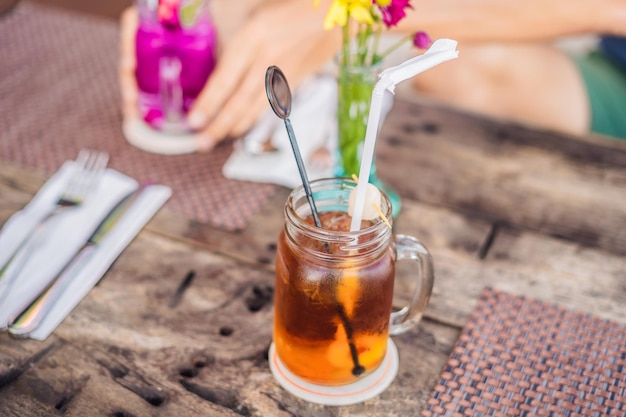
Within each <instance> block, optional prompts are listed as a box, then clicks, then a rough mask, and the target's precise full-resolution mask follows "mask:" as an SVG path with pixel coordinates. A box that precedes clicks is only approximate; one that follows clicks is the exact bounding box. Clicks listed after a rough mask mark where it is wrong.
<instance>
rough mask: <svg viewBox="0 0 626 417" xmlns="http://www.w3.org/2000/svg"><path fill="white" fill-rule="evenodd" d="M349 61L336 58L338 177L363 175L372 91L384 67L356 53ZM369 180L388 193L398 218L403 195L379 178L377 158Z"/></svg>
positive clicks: (394, 214) (373, 163)
mask: <svg viewBox="0 0 626 417" xmlns="http://www.w3.org/2000/svg"><path fill="white" fill-rule="evenodd" d="M346 61H347V62H346ZM346 61H344V60H343V59H342V58H341V57H339V58H337V59H336V63H337V66H338V75H337V91H338V102H337V124H338V126H337V128H338V132H337V133H338V142H337V145H338V152H337V164H336V167H335V176H337V177H352V175H356V176H358V175H359V169H360V164H361V150H362V148H363V141H364V140H365V131H366V129H367V119H368V116H369V110H370V101H371V99H372V91H373V90H374V86H375V85H376V82H377V81H378V73H379V71H380V69H381V65H380V63H379V64H374V65H359V64H358V59H355V58H354V57H353V56H348V58H347V60H346ZM381 124H382V120H381ZM369 182H370V183H372V184H374V185H375V186H376V187H378V188H379V189H381V190H383V191H384V192H385V193H386V194H387V196H388V197H389V200H390V201H391V204H392V214H393V217H394V218H395V217H397V215H398V213H399V212H400V207H401V200H400V196H399V195H398V193H396V192H395V191H394V190H392V189H391V188H389V187H388V186H386V185H385V184H383V183H382V181H381V180H380V179H379V178H378V176H377V173H376V159H375V158H374V160H373V162H372V167H371V171H370V177H369Z"/></svg>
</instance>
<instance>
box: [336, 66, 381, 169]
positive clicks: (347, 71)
mask: <svg viewBox="0 0 626 417" xmlns="http://www.w3.org/2000/svg"><path fill="white" fill-rule="evenodd" d="M347 61H350V60H349V59H346V60H344V61H343V62H341V63H340V65H339V80H338V81H339V82H338V88H339V92H338V95H339V97H338V109H337V111H338V113H337V118H338V128H339V151H340V156H341V168H342V169H343V174H344V175H346V176H351V175H352V174H355V175H358V174H359V167H360V162H361V161H360V154H359V149H360V145H361V143H362V142H363V140H364V139H365V131H366V129H367V119H368V114H369V108H370V100H371V96H372V91H373V89H374V85H375V84H376V71H375V70H376V69H377V67H374V68H372V67H371V66H365V67H363V66H359V65H357V66H352V65H349V64H347V63H346V62H347Z"/></svg>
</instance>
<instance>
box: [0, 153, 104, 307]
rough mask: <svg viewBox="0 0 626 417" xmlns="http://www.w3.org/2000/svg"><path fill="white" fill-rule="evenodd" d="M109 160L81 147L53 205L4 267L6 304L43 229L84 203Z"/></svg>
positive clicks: (0, 295)
mask: <svg viewBox="0 0 626 417" xmlns="http://www.w3.org/2000/svg"><path fill="white" fill-rule="evenodd" d="M108 160H109V155H108V154H107V153H106V152H100V151H94V150H90V149H81V151H80V152H79V153H78V156H77V157H76V160H75V161H74V164H73V166H72V171H73V172H72V173H71V174H70V177H69V178H68V180H67V182H66V183H65V185H64V188H63V190H62V192H61V193H60V195H59V197H58V199H57V200H56V202H55V204H54V206H53V207H52V209H51V210H50V211H49V212H48V213H47V214H46V215H45V216H44V217H43V218H42V219H41V220H40V221H39V222H38V223H37V225H36V226H35V227H34V228H33V230H32V231H31V232H30V233H29V234H28V235H27V236H25V237H24V240H22V242H21V243H20V244H19V245H18V247H17V249H16V250H15V251H14V252H13V255H12V256H11V258H9V260H8V261H7V262H6V264H4V265H3V266H2V268H1V269H0V305H2V301H4V298H5V297H6V295H7V293H8V290H9V289H10V288H11V286H12V285H13V281H15V278H16V277H17V276H18V275H19V273H20V271H21V270H22V268H23V267H24V265H25V264H26V261H27V259H28V255H29V254H30V253H32V250H33V249H34V248H35V247H36V246H38V245H40V244H42V243H43V242H44V241H45V235H42V232H43V230H44V229H45V227H46V225H47V224H48V223H49V221H50V219H52V218H54V217H56V216H59V215H60V214H62V213H64V212H66V211H68V210H71V209H72V208H76V207H79V206H80V205H81V204H82V203H83V201H84V200H85V198H87V197H88V195H89V192H90V191H91V190H92V189H93V188H95V185H96V184H97V182H98V180H99V179H100V177H101V176H102V174H103V173H104V169H105V168H106V165H107V163H108ZM18 254H20V256H18ZM14 261H16V265H15V268H13V270H12V272H11V274H10V275H9V276H6V275H5V274H6V273H7V271H8V269H9V266H10V265H11V264H13V262H14ZM17 261H19V262H17Z"/></svg>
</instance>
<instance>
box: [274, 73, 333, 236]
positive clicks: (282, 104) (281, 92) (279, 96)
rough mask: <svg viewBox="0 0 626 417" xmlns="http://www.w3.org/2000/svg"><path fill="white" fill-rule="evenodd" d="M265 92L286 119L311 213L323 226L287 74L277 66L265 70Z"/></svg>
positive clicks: (275, 110)
mask: <svg viewBox="0 0 626 417" xmlns="http://www.w3.org/2000/svg"><path fill="white" fill-rule="evenodd" d="M265 93H266V94H267V99H268V100H269V102H270V106H272V110H274V113H276V116H278V117H280V118H281V119H283V120H284V121H285V127H286V128H287V136H289V142H290V143H291V149H292V150H293V155H294V156H295V157H296V164H297V165H298V171H299V172H300V178H301V179H302V186H303V187H304V192H305V194H306V198H307V200H308V201H309V206H310V207H311V214H312V215H313V221H314V222H315V225H316V226H317V227H319V228H321V227H322V222H321V221H320V217H319V214H318V213H317V207H316V206H315V200H313V193H312V192H311V185H310V184H309V178H308V176H307V174H306V169H305V167H304V162H302V155H301V154H300V148H299V147H298V141H297V140H296V134H295V133H294V131H293V127H292V126H291V121H290V120H289V115H290V114H291V101H292V100H291V90H290V89H289V84H288V83H287V78H286V77H285V74H283V72H282V71H281V70H280V68H278V67H277V66H271V67H269V68H268V69H267V71H266V72H265Z"/></svg>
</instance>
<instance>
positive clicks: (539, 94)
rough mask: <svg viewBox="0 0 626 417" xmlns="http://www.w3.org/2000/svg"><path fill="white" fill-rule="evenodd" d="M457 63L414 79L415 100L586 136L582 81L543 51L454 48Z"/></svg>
mask: <svg viewBox="0 0 626 417" xmlns="http://www.w3.org/2000/svg"><path fill="white" fill-rule="evenodd" d="M458 50H459V58H458V59H456V60H453V61H451V62H448V63H445V64H442V65H441V66H439V67H437V68H435V69H433V70H431V71H427V72H425V73H424V74H421V75H419V76H418V77H416V78H415V81H414V86H415V87H416V88H417V89H418V90H419V92H420V94H422V95H424V96H426V97H431V98H433V99H436V100H438V101H441V102H444V103H447V104H451V105H453V106H456V107H459V108H461V109H464V110H467V111H471V112H476V113H482V114H486V115H489V116H492V117H497V118H503V119H509V120H515V121H518V122H522V123H526V124H529V125H533V126H537V127H542V128H547V129H554V130H558V131H563V132H567V133H573V134H583V133H587V132H588V131H589V125H590V119H591V116H590V110H589V104H588V101H587V93H586V90H585V86H584V83H583V80H582V78H581V76H580V74H579V73H578V70H577V68H576V66H575V65H574V63H573V62H572V60H571V59H570V58H569V57H568V56H567V55H566V54H564V53H563V52H561V51H559V50H557V49H555V48H553V47H551V46H547V45H524V44H519V45H515V44H508V45H481V46H473V45H459V48H458Z"/></svg>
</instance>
